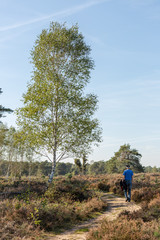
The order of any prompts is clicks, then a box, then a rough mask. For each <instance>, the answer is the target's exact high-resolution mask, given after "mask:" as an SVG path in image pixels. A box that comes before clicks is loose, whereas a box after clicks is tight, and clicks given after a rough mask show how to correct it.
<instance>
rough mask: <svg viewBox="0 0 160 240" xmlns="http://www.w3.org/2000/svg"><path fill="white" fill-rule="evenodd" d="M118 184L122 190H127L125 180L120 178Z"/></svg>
mask: <svg viewBox="0 0 160 240" xmlns="http://www.w3.org/2000/svg"><path fill="white" fill-rule="evenodd" d="M120 186H121V190H122V191H123V189H124V190H125V191H126V190H127V184H126V180H123V181H122V180H121V181H120Z"/></svg>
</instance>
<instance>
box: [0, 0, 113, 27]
mask: <svg viewBox="0 0 160 240" xmlns="http://www.w3.org/2000/svg"><path fill="white" fill-rule="evenodd" d="M108 1H110V0H95V1H91V2H88V3H85V4H82V5H78V6H76V7H73V8H68V9H65V10H62V11H59V12H56V13H53V14H51V15H47V16H43V17H39V18H35V19H31V20H29V21H26V22H21V23H16V24H13V25H9V26H4V27H0V32H4V31H8V30H12V29H16V28H20V27H23V26H27V25H30V24H34V23H37V22H42V21H44V20H47V19H50V18H53V17H66V16H70V15H72V14H75V13H77V12H80V11H82V10H84V9H87V8H90V7H92V6H94V5H99V4H101V3H103V2H108Z"/></svg>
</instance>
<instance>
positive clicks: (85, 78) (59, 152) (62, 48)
mask: <svg viewBox="0 0 160 240" xmlns="http://www.w3.org/2000/svg"><path fill="white" fill-rule="evenodd" d="M90 51H91V49H90V47H89V46H87V45H86V44H85V42H84V37H83V35H82V34H81V33H79V30H78V26H77V25H76V26H72V27H71V28H67V27H66V25H65V24H62V25H61V24H59V23H51V24H50V28H49V29H48V30H43V31H42V33H41V34H40V35H39V37H38V38H37V40H36V42H35V46H34V47H33V50H32V52H31V57H32V63H33V76H32V80H31V82H30V83H29V84H28V90H27V92H26V94H24V95H23V103H24V107H22V108H19V109H18V110H17V124H18V126H19V128H20V131H19V135H18V136H17V139H18V140H19V141H20V142H25V144H27V145H28V146H30V147H32V148H34V150H35V151H37V152H39V153H41V155H43V156H44V155H45V156H46V157H47V158H49V156H50V155H52V159H51V160H52V162H53V166H52V167H53V168H52V172H53V174H54V171H55V167H56V162H57V161H59V160H60V159H63V158H64V157H66V156H68V155H76V156H83V155H84V154H85V153H86V152H89V151H90V150H91V146H92V143H98V142H100V141H101V129H100V128H99V123H98V120H97V119H93V114H94V112H95V111H96V109H97V102H98V100H97V96H96V95H94V94H87V95H84V88H85V86H86V85H87V83H88V82H89V78H90V71H91V70H92V69H93V66H94V63H93V60H92V59H91V58H90ZM46 153H47V154H46ZM53 174H52V176H53Z"/></svg>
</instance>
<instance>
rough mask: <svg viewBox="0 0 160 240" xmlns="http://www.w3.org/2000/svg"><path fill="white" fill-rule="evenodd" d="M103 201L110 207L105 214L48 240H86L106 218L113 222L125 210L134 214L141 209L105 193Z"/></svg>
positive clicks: (132, 203) (123, 199)
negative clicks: (90, 231)
mask: <svg viewBox="0 0 160 240" xmlns="http://www.w3.org/2000/svg"><path fill="white" fill-rule="evenodd" d="M102 199H103V201H104V202H106V204H107V205H108V208H107V210H106V211H105V212H104V213H103V214H101V215H100V216H99V217H97V218H94V219H91V220H89V221H86V222H84V223H83V224H80V225H78V226H75V227H74V228H72V229H71V230H68V231H65V232H63V233H62V234H59V235H56V236H55V237H51V238H48V240H85V239H86V236H87V234H88V232H89V230H90V229H92V228H96V227H98V225H99V224H101V221H102V220H103V219H104V218H105V219H106V218H107V219H108V221H112V220H114V219H116V218H117V217H118V215H119V213H120V212H122V211H124V210H127V211H131V212H133V211H137V210H139V209H140V206H138V205H136V204H135V203H134V202H125V198H121V197H117V196H115V195H113V194H109V193H105V194H104V195H103V196H102ZM85 230H86V232H85Z"/></svg>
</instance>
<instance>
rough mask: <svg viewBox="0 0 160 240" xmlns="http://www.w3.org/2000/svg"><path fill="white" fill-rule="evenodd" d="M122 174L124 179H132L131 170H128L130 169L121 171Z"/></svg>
mask: <svg viewBox="0 0 160 240" xmlns="http://www.w3.org/2000/svg"><path fill="white" fill-rule="evenodd" d="M123 175H124V176H125V180H130V181H131V180H132V176H133V171H132V170H130V169H126V170H125V171H124V172H123Z"/></svg>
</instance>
